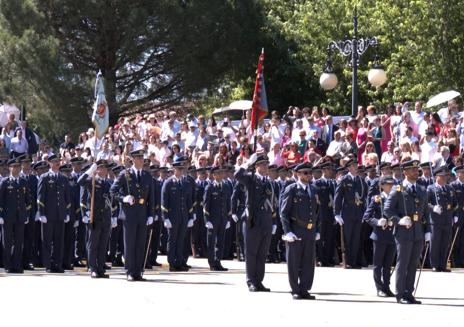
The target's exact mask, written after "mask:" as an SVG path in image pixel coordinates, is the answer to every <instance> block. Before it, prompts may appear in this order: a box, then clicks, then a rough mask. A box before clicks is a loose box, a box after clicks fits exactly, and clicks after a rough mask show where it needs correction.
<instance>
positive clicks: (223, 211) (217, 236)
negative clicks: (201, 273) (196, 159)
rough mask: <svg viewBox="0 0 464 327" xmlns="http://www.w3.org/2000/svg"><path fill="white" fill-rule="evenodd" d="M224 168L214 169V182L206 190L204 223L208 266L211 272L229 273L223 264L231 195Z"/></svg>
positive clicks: (212, 171)
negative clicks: (225, 182) (224, 176)
mask: <svg viewBox="0 0 464 327" xmlns="http://www.w3.org/2000/svg"><path fill="white" fill-rule="evenodd" d="M223 172H224V168H220V167H213V168H212V169H211V173H212V175H213V178H214V181H213V182H212V183H210V184H208V185H207V186H206V188H205V194H204V197H203V212H204V222H205V226H206V228H207V245H208V264H209V267H210V270H211V271H227V270H228V269H227V268H224V267H223V266H222V264H221V259H222V257H223V255H224V237H225V233H226V229H227V226H230V221H229V220H228V217H229V212H230V194H229V191H228V190H227V189H226V186H225V185H224V181H223Z"/></svg>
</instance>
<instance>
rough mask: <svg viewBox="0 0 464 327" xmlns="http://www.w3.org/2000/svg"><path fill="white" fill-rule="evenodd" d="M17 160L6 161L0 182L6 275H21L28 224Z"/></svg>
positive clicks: (25, 191) (23, 183)
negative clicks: (25, 227) (7, 167)
mask: <svg viewBox="0 0 464 327" xmlns="http://www.w3.org/2000/svg"><path fill="white" fill-rule="evenodd" d="M20 160H21V159H20V157H16V158H13V159H10V160H8V166H9V169H10V176H9V177H5V178H3V179H2V181H1V182H0V225H2V226H3V233H2V241H3V242H2V243H3V244H2V245H3V265H4V268H5V271H6V272H7V273H19V274H22V273H23V261H22V255H23V243H24V225H25V224H27V223H29V218H28V211H29V210H30V209H31V206H30V204H29V201H30V198H29V189H28V187H27V182H26V180H25V179H24V178H21V177H20V175H19V173H20V171H21V161H20Z"/></svg>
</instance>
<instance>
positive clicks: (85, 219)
mask: <svg viewBox="0 0 464 327" xmlns="http://www.w3.org/2000/svg"><path fill="white" fill-rule="evenodd" d="M82 222H83V223H84V224H88V223H89V222H90V218H89V217H88V216H84V217H82Z"/></svg>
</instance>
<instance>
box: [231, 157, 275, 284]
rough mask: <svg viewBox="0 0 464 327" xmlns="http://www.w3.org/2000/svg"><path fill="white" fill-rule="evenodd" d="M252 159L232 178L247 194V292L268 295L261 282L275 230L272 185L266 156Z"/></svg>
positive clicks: (245, 232)
mask: <svg viewBox="0 0 464 327" xmlns="http://www.w3.org/2000/svg"><path fill="white" fill-rule="evenodd" d="M254 156H255V157H254V158H253V159H252V160H250V161H249V163H247V164H244V165H243V166H242V167H240V168H239V169H238V170H237V171H236V172H235V178H236V179H237V181H238V182H239V183H241V184H243V185H244V186H245V187H246V192H247V200H246V209H245V211H246V216H247V218H246V222H245V223H244V224H245V227H244V235H245V266H246V278H247V284H248V290H249V291H250V292H269V291H270V289H269V288H267V287H265V286H264V285H263V283H262V282H263V279H264V273H265V266H266V256H267V251H268V250H269V245H270V243H271V237H272V230H273V229H274V228H275V227H274V226H276V225H275V222H273V220H272V214H273V208H274V205H273V203H272V201H273V199H274V194H273V188H272V185H271V181H270V180H269V179H268V178H267V177H266V175H267V170H268V165H269V159H268V158H267V156H266V155H258V156H256V155H254ZM250 165H254V167H255V169H256V171H255V172H254V173H250V172H247V168H248V167H249V166H250Z"/></svg>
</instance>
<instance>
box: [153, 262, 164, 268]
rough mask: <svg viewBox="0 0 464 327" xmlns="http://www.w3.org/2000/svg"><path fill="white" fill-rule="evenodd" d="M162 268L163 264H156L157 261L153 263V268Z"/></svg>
mask: <svg viewBox="0 0 464 327" xmlns="http://www.w3.org/2000/svg"><path fill="white" fill-rule="evenodd" d="M161 266H162V264H161V263H159V262H156V261H155V262H153V267H161Z"/></svg>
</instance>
